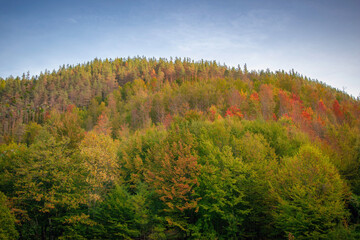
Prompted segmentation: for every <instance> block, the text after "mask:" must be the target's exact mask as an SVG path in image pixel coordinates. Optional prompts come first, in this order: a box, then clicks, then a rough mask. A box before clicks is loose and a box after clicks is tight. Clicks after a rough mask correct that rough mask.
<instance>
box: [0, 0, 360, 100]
mask: <svg viewBox="0 0 360 240" xmlns="http://www.w3.org/2000/svg"><path fill="white" fill-rule="evenodd" d="M359 13H360V0H338V1H333V0H297V1H295V0H258V1H257V0H237V1H227V0H217V1H211V0H208V1H200V0H199V1H196V0H193V1H187V0H183V1H172V0H166V1H158V0H151V1H150V0H149V1H139V0H132V1H129V0H127V1H122V0H102V1H100V0H96V1H95V0H79V1H76V0H72V1H68V0H62V1H57V0H46V1H45V0H44V1H40V0H39V1H37V0H32V1H25V0H24V1H19V0H0V77H2V78H6V77H9V76H10V75H12V76H21V75H22V74H23V73H26V72H28V71H29V72H30V75H38V74H39V73H40V72H41V71H44V70H45V69H47V70H50V71H52V70H54V69H56V70H57V69H58V68H59V66H61V65H63V64H65V65H66V64H70V65H72V64H78V63H84V62H87V61H91V60H93V59H94V58H101V59H104V58H112V59H114V58H116V57H126V58H127V57H129V56H130V57H134V56H145V57H149V58H152V57H156V58H159V57H163V58H170V57H189V58H191V59H193V60H195V61H197V60H201V59H204V60H215V61H217V62H219V63H221V64H226V65H227V66H237V65H238V64H240V66H243V65H244V64H245V63H246V64H247V67H248V69H250V70H266V69H270V70H271V71H277V70H285V71H289V70H291V69H294V70H295V71H297V72H299V73H300V74H302V75H304V76H307V77H310V78H311V79H317V80H319V81H322V82H324V83H326V84H328V85H330V86H332V87H335V88H338V89H340V90H345V91H346V92H348V93H350V94H351V95H353V96H354V97H358V96H360V77H359V76H360V71H359V70H360V14H359Z"/></svg>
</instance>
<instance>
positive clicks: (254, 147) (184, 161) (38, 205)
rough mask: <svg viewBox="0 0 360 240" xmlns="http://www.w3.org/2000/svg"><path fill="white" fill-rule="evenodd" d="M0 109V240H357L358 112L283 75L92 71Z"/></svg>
mask: <svg viewBox="0 0 360 240" xmlns="http://www.w3.org/2000/svg"><path fill="white" fill-rule="evenodd" d="M0 101H1V105H0V110H1V111H0V191H1V192H0V206H1V208H2V209H1V212H3V213H1V214H0V223H1V224H0V225H1V226H0V238H4V239H17V238H20V239H128V238H134V239H184V238H188V239H357V238H359V237H360V230H359V229H360V225H359V223H360V101H359V100H357V99H354V98H353V97H351V96H349V95H347V94H346V93H345V92H342V91H339V90H336V89H334V88H331V87H329V86H326V85H325V84H323V83H320V82H318V81H314V80H310V79H308V78H306V77H303V76H302V75H300V74H298V73H295V72H294V71H290V72H284V71H277V72H270V71H249V70H248V69H247V68H246V65H245V66H244V67H240V66H238V67H237V68H230V67H227V66H226V65H220V64H218V63H217V62H215V61H211V62H210V61H199V62H194V61H192V60H190V59H178V58H176V59H170V60H166V59H146V58H132V59H131V58H127V59H123V58H118V59H115V60H107V59H106V60H99V59H95V60H93V61H91V62H88V63H86V64H79V65H76V66H69V65H67V66H62V67H60V68H59V69H58V70H57V71H55V70H54V71H52V72H50V71H45V72H44V73H41V74H40V75H39V76H36V77H30V76H29V75H27V76H26V75H23V76H22V77H16V78H14V77H9V78H7V79H0ZM3 236H4V237H3ZM344 237H345V238H344Z"/></svg>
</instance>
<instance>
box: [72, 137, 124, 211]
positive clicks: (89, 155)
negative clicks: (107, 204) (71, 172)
mask: <svg viewBox="0 0 360 240" xmlns="http://www.w3.org/2000/svg"><path fill="white" fill-rule="evenodd" d="M118 146H119V142H118V141H116V140H113V139H112V138H111V137H110V136H108V135H105V134H103V133H99V134H97V133H96V132H94V131H91V132H88V133H87V134H86V136H85V138H84V140H83V141H82V142H81V143H80V146H79V148H80V154H81V157H82V166H83V168H84V169H85V172H86V183H87V186H88V194H89V195H88V204H89V207H91V206H93V205H95V204H96V202H97V201H98V200H102V197H103V196H104V195H105V193H106V192H107V191H108V190H109V189H110V188H111V187H112V186H113V185H114V183H116V182H117V181H118V180H119V176H120V174H119V165H118V162H117V151H118Z"/></svg>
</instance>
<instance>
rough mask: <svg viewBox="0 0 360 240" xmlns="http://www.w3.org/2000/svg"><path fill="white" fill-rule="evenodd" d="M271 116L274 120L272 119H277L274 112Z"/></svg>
mask: <svg viewBox="0 0 360 240" xmlns="http://www.w3.org/2000/svg"><path fill="white" fill-rule="evenodd" d="M272 117H273V120H274V121H276V120H277V117H276V114H275V113H273V115H272Z"/></svg>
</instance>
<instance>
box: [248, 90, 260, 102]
mask: <svg viewBox="0 0 360 240" xmlns="http://www.w3.org/2000/svg"><path fill="white" fill-rule="evenodd" d="M250 99H251V100H253V101H259V94H258V93H257V92H254V93H253V94H251V95H250Z"/></svg>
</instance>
